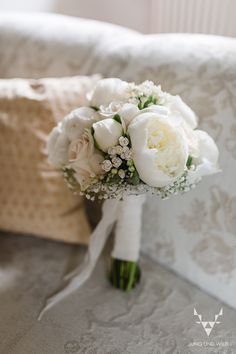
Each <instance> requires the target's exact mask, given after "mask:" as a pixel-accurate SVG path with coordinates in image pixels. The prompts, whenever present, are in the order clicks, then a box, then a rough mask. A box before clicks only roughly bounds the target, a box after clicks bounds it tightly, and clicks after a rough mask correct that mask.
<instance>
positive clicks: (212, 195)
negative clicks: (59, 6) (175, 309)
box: [0, 15, 236, 307]
mask: <svg viewBox="0 0 236 354" xmlns="http://www.w3.org/2000/svg"><path fill="white" fill-rule="evenodd" d="M0 46H1V57H0V75H1V76H5V77H12V76H31V77H37V76H48V75H58V76H61V75H68V74H93V73H102V74H103V75H104V76H107V77H111V76H117V77H121V78H122V79H125V80H131V81H136V82H141V81H143V80H146V79H151V80H153V81H155V83H160V84H162V87H163V89H164V90H167V91H169V92H170V93H172V94H175V93H178V94H180V95H181V96H182V98H183V99H184V100H185V101H186V103H187V104H189V105H190V106H191V107H192V108H193V109H194V110H195V112H196V113H197V114H198V116H199V126H200V128H203V129H204V130H206V131H207V132H208V133H209V134H211V135H212V136H213V137H214V138H215V139H216V141H217V144H218V147H219V149H220V166H221V168H222V173H221V174H218V175H216V176H214V177H211V178H209V179H205V180H204V181H203V182H202V183H201V185H200V186H198V188H197V189H196V190H195V191H192V192H191V193H189V194H186V195H184V196H182V197H180V198H179V197H178V198H176V199H170V200H167V201H160V200H157V199H155V198H150V199H149V200H148V202H147V204H146V206H145V208H144V209H145V213H144V218H143V236H142V240H143V245H142V250H143V252H144V253H145V254H146V255H148V256H150V257H152V258H153V259H154V260H157V261H159V262H161V263H162V264H163V265H165V266H167V267H169V268H170V269H172V270H174V271H176V272H178V273H179V274H180V275H181V276H183V277H185V278H187V279H189V280H190V281H191V282H193V283H195V284H197V285H198V286H200V287H201V288H202V289H204V290H206V291H208V292H209V293H211V294H212V295H214V296H216V297H218V298H220V299H222V300H223V301H225V302H226V303H228V304H229V305H231V306H234V307H236V296H235V293H236V186H235V175H236V100H235V96H236V39H233V38H224V37H216V36H204V35H174V34H173V35H148V36H145V35H141V34H138V33H136V32H133V31H130V30H126V29H121V28H119V27H116V26H113V25H108V24H101V23H98V22H94V21H92V22H91V21H85V20H75V19H68V18H65V17H61V16H59V17H57V16H52V17H51V16H50V17H47V16H46V17H45V18H43V17H42V16H39V17H35V18H34V19H30V17H28V16H27V15H25V16H23V18H22V20H20V18H19V17H17V16H14V17H11V16H8V17H7V16H5V17H4V16H0Z"/></svg>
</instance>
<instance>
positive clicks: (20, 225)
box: [0, 76, 98, 243]
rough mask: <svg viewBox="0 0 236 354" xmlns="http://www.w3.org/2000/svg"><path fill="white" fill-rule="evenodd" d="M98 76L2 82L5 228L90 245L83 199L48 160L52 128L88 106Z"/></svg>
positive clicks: (1, 217)
mask: <svg viewBox="0 0 236 354" xmlns="http://www.w3.org/2000/svg"><path fill="white" fill-rule="evenodd" d="M97 79H98V77H97V76H94V77H90V78H89V77H73V78H61V79H42V80H22V79H13V80H0V142H1V147H0V166H1V173H0V228H1V229H5V230H9V231H15V232H16V231H17V232H21V233H22V232H23V233H30V234H35V235H39V236H43V237H50V238H53V239H58V240H64V241H67V242H79V243H86V242H87V240H88V235H89V233H90V228H89V226H88V223H87V219H86V216H85V212H84V208H83V200H82V198H81V197H79V196H74V195H72V193H71V192H69V191H68V189H67V187H66V185H65V183H64V181H63V178H62V175H61V172H60V171H57V170H55V169H53V168H52V167H51V166H50V165H49V163H48V161H47V152H46V140H47V136H48V134H49V132H50V130H51V129H52V128H53V126H54V125H55V124H56V123H57V122H58V121H59V120H60V119H62V118H63V117H64V116H65V115H66V114H67V113H68V112H70V111H71V110H72V109H74V108H76V107H78V106H80V105H84V104H86V93H87V91H88V90H90V89H91V88H92V87H93V85H94V84H95V82H96V81H97Z"/></svg>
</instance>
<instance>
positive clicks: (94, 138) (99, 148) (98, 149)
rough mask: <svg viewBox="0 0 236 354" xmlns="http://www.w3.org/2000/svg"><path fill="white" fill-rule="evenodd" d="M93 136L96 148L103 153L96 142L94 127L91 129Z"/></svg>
mask: <svg viewBox="0 0 236 354" xmlns="http://www.w3.org/2000/svg"><path fill="white" fill-rule="evenodd" d="M91 134H92V137H93V142H94V146H95V148H96V149H98V150H101V151H102V149H101V148H100V147H99V145H98V143H97V142H96V139H95V138H94V127H93V126H92V127H91Z"/></svg>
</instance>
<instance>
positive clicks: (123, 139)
mask: <svg viewBox="0 0 236 354" xmlns="http://www.w3.org/2000/svg"><path fill="white" fill-rule="evenodd" d="M196 127H197V118H196V115H195V114H194V112H193V111H192V110H191V109H190V108H189V107H188V106H187V105H186V104H185V103H184V102H183V101H182V99H181V98H180V97H179V96H172V95H170V94H168V93H166V92H163V91H162V90H161V87H160V86H156V85H154V83H153V82H151V81H145V82H143V83H142V84H140V85H135V84H134V83H127V82H125V81H121V80H119V79H115V78H111V79H104V80H100V81H99V82H98V83H97V85H96V87H95V88H94V90H93V91H92V92H91V93H90V94H89V95H88V106H87V107H80V108H78V109H76V110H74V111H72V112H71V113H70V114H69V115H68V116H66V117H65V118H64V120H63V121H62V122H60V123H59V124H58V125H57V127H55V128H54V129H53V130H52V132H51V134H50V136H49V141H48V153H49V161H50V162H51V163H52V164H53V165H54V166H57V167H59V168H60V169H61V170H62V172H63V175H64V178H65V181H66V183H67V184H68V187H69V188H70V189H71V190H72V192H74V193H80V194H82V195H84V196H85V197H86V198H87V199H89V200H91V201H94V200H95V199H100V200H105V202H104V204H103V217H102V220H101V221H100V223H99V224H98V226H97V228H96V229H95V231H94V232H93V235H92V237H91V241H90V246H89V252H88V256H87V259H86V262H85V265H84V267H83V268H82V270H81V269H76V270H75V271H74V272H73V273H72V274H71V275H70V278H71V280H70V282H69V285H68V286H67V287H66V288H65V289H64V290H63V291H62V292H60V293H59V294H58V295H56V297H55V296H54V297H53V298H51V299H50V301H49V303H48V306H49V305H50V304H52V303H54V302H55V301H57V300H58V299H59V298H62V297H63V296H65V295H66V294H68V293H70V292H71V291H73V290H74V289H75V288H78V287H79V286H80V285H81V284H82V283H83V282H84V281H85V280H86V279H87V278H88V276H89V275H90V274H91V271H92V269H93V268H94V266H95V264H96V260H97V258H98V256H99V254H100V252H101V250H102V248H103V246H104V243H105V241H106V238H107V236H108V235H109V233H110V231H111V228H112V226H113V225H114V223H115V222H116V233H115V245H114V249H113V252H112V258H113V262H112V267H111V272H110V280H111V282H112V284H113V285H114V286H115V287H118V288H121V289H124V290H129V289H131V288H133V287H134V286H135V284H136V283H137V282H138V281H139V279H140V269H139V266H138V257H139V247H140V236H141V216H142V214H141V213H142V205H143V203H144V201H145V196H146V195H147V194H152V195H156V196H158V197H160V198H167V197H169V196H171V195H173V194H174V195H175V194H178V193H184V192H187V191H189V190H190V189H192V188H194V187H195V186H196V184H197V183H198V182H199V181H200V180H201V178H202V177H203V176H205V175H209V174H213V173H216V172H218V149H217V147H216V145H215V143H214V141H213V139H212V138H211V137H210V136H209V135H208V134H207V133H206V132H204V131H202V130H197V129H196Z"/></svg>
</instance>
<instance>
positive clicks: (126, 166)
mask: <svg viewBox="0 0 236 354" xmlns="http://www.w3.org/2000/svg"><path fill="white" fill-rule="evenodd" d="M118 142H119V145H116V146H113V147H110V148H108V151H107V155H106V159H105V160H104V161H103V162H102V169H103V170H104V171H105V172H106V177H105V178H103V182H105V181H106V182H115V183H117V182H118V181H117V177H119V178H120V179H121V180H124V179H125V178H126V179H131V178H132V177H133V173H134V172H135V167H134V166H133V160H132V156H133V154H132V149H131V148H130V147H129V144H130V141H129V139H128V138H127V137H126V136H121V137H120V138H119V140H118Z"/></svg>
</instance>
